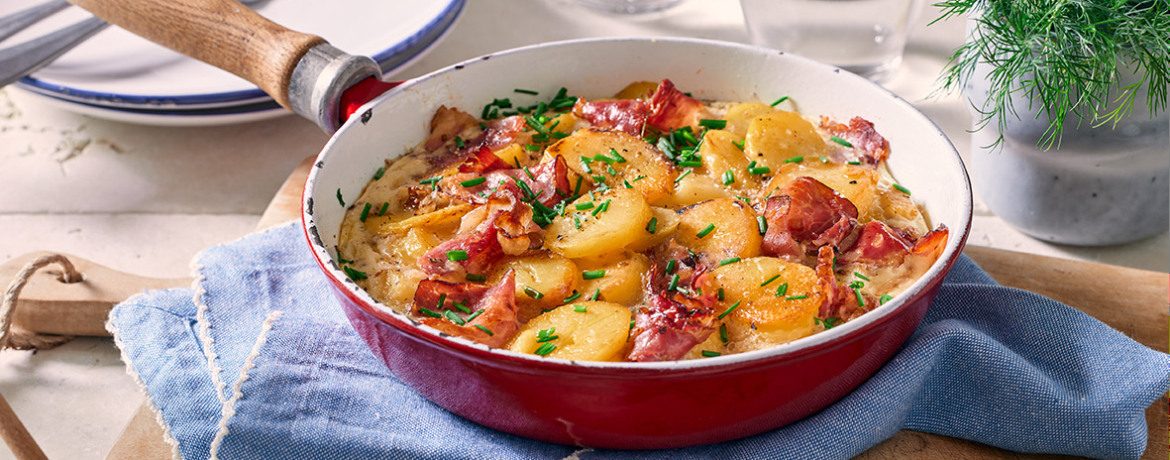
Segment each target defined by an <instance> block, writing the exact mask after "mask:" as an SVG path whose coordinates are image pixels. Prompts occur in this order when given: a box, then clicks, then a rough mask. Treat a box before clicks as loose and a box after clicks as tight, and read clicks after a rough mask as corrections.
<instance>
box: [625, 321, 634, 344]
mask: <svg viewBox="0 0 1170 460" xmlns="http://www.w3.org/2000/svg"><path fill="white" fill-rule="evenodd" d="M630 330H634V321H632V320H631V321H630ZM626 340H627V341H628V340H629V339H626Z"/></svg>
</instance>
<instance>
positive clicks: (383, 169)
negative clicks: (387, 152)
mask: <svg viewBox="0 0 1170 460" xmlns="http://www.w3.org/2000/svg"><path fill="white" fill-rule="evenodd" d="M383 174H386V167H385V166H383V167H381V168H378V170H377V171H375V172H374V180H378V179H381V178H382V175H383Z"/></svg>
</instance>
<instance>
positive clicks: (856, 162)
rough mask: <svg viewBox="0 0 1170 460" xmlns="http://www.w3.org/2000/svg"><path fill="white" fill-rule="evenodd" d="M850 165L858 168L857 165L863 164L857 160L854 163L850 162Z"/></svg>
mask: <svg viewBox="0 0 1170 460" xmlns="http://www.w3.org/2000/svg"><path fill="white" fill-rule="evenodd" d="M848 163H849V164H851V165H854V166H857V165H859V164H861V162H860V161H857V160H853V161H850V162H848Z"/></svg>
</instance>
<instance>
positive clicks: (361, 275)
mask: <svg viewBox="0 0 1170 460" xmlns="http://www.w3.org/2000/svg"><path fill="white" fill-rule="evenodd" d="M341 270H343V271H344V272H345V274H346V275H348V276H349V277H350V278H351V279H353V280H354V281H361V280H364V279H366V278H369V277H370V276H369V275H367V274H366V273H365V272H363V271H361V270H354V269H353V268H351V267H349V266H348V265H347V266H344V267H341Z"/></svg>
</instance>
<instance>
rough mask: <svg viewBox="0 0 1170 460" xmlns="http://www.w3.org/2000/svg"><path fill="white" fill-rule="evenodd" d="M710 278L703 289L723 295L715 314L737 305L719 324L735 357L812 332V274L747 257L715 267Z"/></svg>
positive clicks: (815, 305) (815, 297) (817, 297)
mask: <svg viewBox="0 0 1170 460" xmlns="http://www.w3.org/2000/svg"><path fill="white" fill-rule="evenodd" d="M711 275H712V278H711V281H710V282H711V283H712V284H713V286H711V287H709V288H708V289H723V300H722V301H720V302H719V307H718V308H717V310H719V311H725V310H726V309H728V308H730V307H731V306H732V305H735V304H736V302H739V306H738V307H736V309H735V310H733V311H732V312H731V313H730V314H728V315H727V316H726V317H725V318H724V324H726V326H727V332H728V337H729V339H730V342H731V344H732V346H733V348H735V349H736V351H749V350H755V349H760V348H765V347H769V346H772V345H778V344H781V343H786V342H791V341H793V340H796V339H799V338H801V337H805V336H808V335H810V334H812V333H813V332H814V327H815V324H814V322H813V318H814V317H815V316H816V314H817V311H818V310H819V309H820V306H821V302H822V295H821V293H820V291H818V290H817V289H818V284H817V274H816V271H815V270H813V269H811V268H808V267H806V266H804V265H801V264H796V263H791V262H786V261H783V260H780V259H776V258H772V257H753V258H750V259H744V260H741V261H739V262H736V263H733V264H728V265H724V266H722V267H718V268H716V269H715V270H714V271H712V272H711ZM769 280H770V281H769ZM778 293H779V294H780V295H777V294H778Z"/></svg>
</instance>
